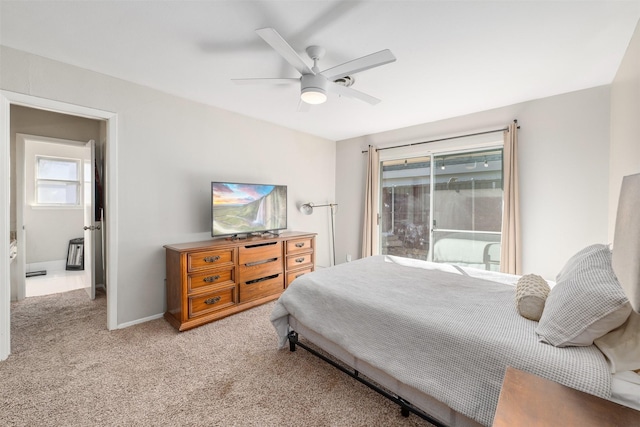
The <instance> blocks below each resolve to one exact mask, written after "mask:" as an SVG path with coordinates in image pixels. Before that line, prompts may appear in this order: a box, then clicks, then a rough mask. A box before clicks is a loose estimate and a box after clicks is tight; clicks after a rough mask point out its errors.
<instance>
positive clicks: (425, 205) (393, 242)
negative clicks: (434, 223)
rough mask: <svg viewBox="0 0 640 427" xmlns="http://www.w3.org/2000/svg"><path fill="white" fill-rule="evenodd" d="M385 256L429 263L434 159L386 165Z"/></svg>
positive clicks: (382, 232)
mask: <svg viewBox="0 0 640 427" xmlns="http://www.w3.org/2000/svg"><path fill="white" fill-rule="evenodd" d="M381 171H382V185H381V193H382V194H381V195H380V203H381V206H380V239H379V241H380V245H381V252H380V253H382V254H389V255H398V256H403V257H408V258H417V259H427V253H428V252H429V221H430V217H429V213H430V211H431V207H430V203H431V200H430V198H431V157H414V158H410V159H402V160H390V161H385V162H382V164H381Z"/></svg>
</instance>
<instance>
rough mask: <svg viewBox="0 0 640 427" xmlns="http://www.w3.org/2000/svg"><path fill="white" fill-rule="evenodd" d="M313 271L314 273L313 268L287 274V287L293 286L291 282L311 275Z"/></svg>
mask: <svg viewBox="0 0 640 427" xmlns="http://www.w3.org/2000/svg"><path fill="white" fill-rule="evenodd" d="M312 271H313V268H312V267H309V268H305V269H302V270H296V271H291V272H289V273H287V287H288V286H289V285H290V284H291V282H293V281H294V280H296V279H297V278H298V277H300V276H303V275H305V274H307V273H311V272H312Z"/></svg>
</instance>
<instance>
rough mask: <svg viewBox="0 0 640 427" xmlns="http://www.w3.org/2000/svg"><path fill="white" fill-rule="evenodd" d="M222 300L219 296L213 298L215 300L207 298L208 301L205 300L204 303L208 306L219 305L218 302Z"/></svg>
mask: <svg viewBox="0 0 640 427" xmlns="http://www.w3.org/2000/svg"><path fill="white" fill-rule="evenodd" d="M220 299H221V298H220V297H219V296H217V297H213V298H207V299H206V300H204V303H205V304H208V305H211V304H215V303H217V302H218V301H220Z"/></svg>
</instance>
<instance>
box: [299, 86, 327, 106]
mask: <svg viewBox="0 0 640 427" xmlns="http://www.w3.org/2000/svg"><path fill="white" fill-rule="evenodd" d="M300 98H301V99H302V100H303V101H304V102H306V103H307V104H312V105H317V104H322V103H324V102H326V100H327V94H326V93H325V91H323V90H321V89H319V88H315V87H311V88H306V89H302V93H301V94H300Z"/></svg>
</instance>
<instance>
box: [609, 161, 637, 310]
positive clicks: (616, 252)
mask: <svg viewBox="0 0 640 427" xmlns="http://www.w3.org/2000/svg"><path fill="white" fill-rule="evenodd" d="M612 265H613V270H614V271H615V273H616V276H617V277H618V280H619V281H620V284H621V285H622V288H623V289H624V292H625V294H626V295H627V298H629V301H630V302H631V306H632V307H633V310H634V311H636V312H638V313H640V173H639V174H635V175H628V176H625V177H624V178H623V179H622V187H621V189H620V199H619V201H618V213H617V215H616V228H615V233H614V236H613V258H612Z"/></svg>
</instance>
